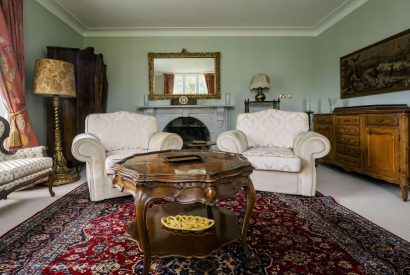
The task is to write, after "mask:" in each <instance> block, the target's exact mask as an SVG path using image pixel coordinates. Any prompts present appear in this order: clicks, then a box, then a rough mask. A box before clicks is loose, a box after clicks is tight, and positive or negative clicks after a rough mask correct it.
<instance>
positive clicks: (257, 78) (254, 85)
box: [250, 74, 270, 101]
mask: <svg viewBox="0 0 410 275" xmlns="http://www.w3.org/2000/svg"><path fill="white" fill-rule="evenodd" d="M266 88H270V79H269V76H267V75H266V74H256V75H254V76H253V77H252V79H251V85H250V89H251V90H257V91H258V93H257V94H256V96H255V100H256V101H265V98H266V96H265V94H264V93H263V89H266Z"/></svg>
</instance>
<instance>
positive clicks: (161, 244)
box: [127, 203, 241, 257]
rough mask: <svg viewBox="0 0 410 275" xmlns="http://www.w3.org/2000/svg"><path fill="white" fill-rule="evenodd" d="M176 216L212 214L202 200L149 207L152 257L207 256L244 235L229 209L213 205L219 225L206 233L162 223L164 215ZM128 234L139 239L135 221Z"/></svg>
mask: <svg viewBox="0 0 410 275" xmlns="http://www.w3.org/2000/svg"><path fill="white" fill-rule="evenodd" d="M175 215H194V216H203V217H208V215H207V208H206V206H205V205H203V204H200V203H194V204H188V205H182V204H179V203H167V204H163V205H160V206H156V207H152V208H148V209H147V230H148V236H149V243H150V248H151V254H152V256H179V257H206V256H208V255H210V254H211V253H212V252H213V251H215V250H218V249H219V248H221V247H222V246H224V245H226V244H228V243H231V242H234V241H235V240H237V239H239V238H240V237H241V229H240V227H239V225H238V221H237V218H236V216H235V215H234V214H233V213H232V212H231V211H229V210H227V209H224V208H219V207H217V206H213V207H212V215H213V219H214V220H215V225H214V226H213V227H212V228H210V229H208V230H206V231H204V232H202V233H194V232H193V233H191V232H188V233H185V232H183V233H182V232H176V231H172V230H168V229H166V228H165V227H164V226H163V225H162V224H161V218H162V217H164V216H175ZM127 233H128V234H129V235H130V236H131V238H133V239H134V240H136V241H138V232H137V231H136V226H135V222H133V223H132V224H131V225H130V227H129V228H128V229H127Z"/></svg>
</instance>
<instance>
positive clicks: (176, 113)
mask: <svg viewBox="0 0 410 275" xmlns="http://www.w3.org/2000/svg"><path fill="white" fill-rule="evenodd" d="M229 108H233V106H232V105H214V106H211V105H169V106H138V107H137V110H138V111H142V112H143V113H144V114H147V115H152V116H154V117H156V119H157V123H158V129H159V130H160V131H163V130H164V129H165V128H166V127H167V125H168V124H170V123H171V122H172V121H174V120H176V121H178V122H179V123H181V124H180V126H183V125H184V124H185V125H186V126H189V125H188V124H189V123H192V122H193V121H195V120H198V121H200V123H202V124H203V125H204V126H206V129H207V131H208V132H209V134H208V136H206V137H207V140H212V141H215V140H216V138H217V137H218V135H219V134H221V133H223V132H225V131H227V111H228V109H229ZM192 118H193V119H195V120H193V119H192ZM200 123H199V124H200ZM199 124H198V125H199ZM195 127H198V128H199V126H195ZM201 131H202V130H201ZM204 132H205V133H206V131H204ZM185 138H186V139H184V137H183V139H184V142H185V143H186V142H189V141H191V140H192V139H191V140H189V139H190V138H191V137H185Z"/></svg>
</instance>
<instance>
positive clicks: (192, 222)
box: [161, 215, 215, 232]
mask: <svg viewBox="0 0 410 275" xmlns="http://www.w3.org/2000/svg"><path fill="white" fill-rule="evenodd" d="M161 223H162V225H163V226H164V227H166V228H167V229H173V230H178V231H183V232H184V231H185V232H190V231H193V232H200V231H204V230H206V229H208V228H211V227H212V226H213V225H214V224H215V221H214V220H212V219H208V218H205V217H201V216H191V215H189V216H188V215H176V216H167V217H162V218H161Z"/></svg>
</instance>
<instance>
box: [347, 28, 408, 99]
mask: <svg viewBox="0 0 410 275" xmlns="http://www.w3.org/2000/svg"><path fill="white" fill-rule="evenodd" d="M405 90H410V29H408V30H406V31H404V32H401V33H398V34H396V35H393V36H391V37H388V38H386V39H384V40H382V41H379V42H377V43H374V44H372V45H370V46H367V47H365V48H363V49H360V50H357V51H355V52H353V53H350V54H348V55H346V56H343V57H341V58H340V98H350V97H359V96H366V95H374V94H382V93H389V92H397V91H405Z"/></svg>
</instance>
